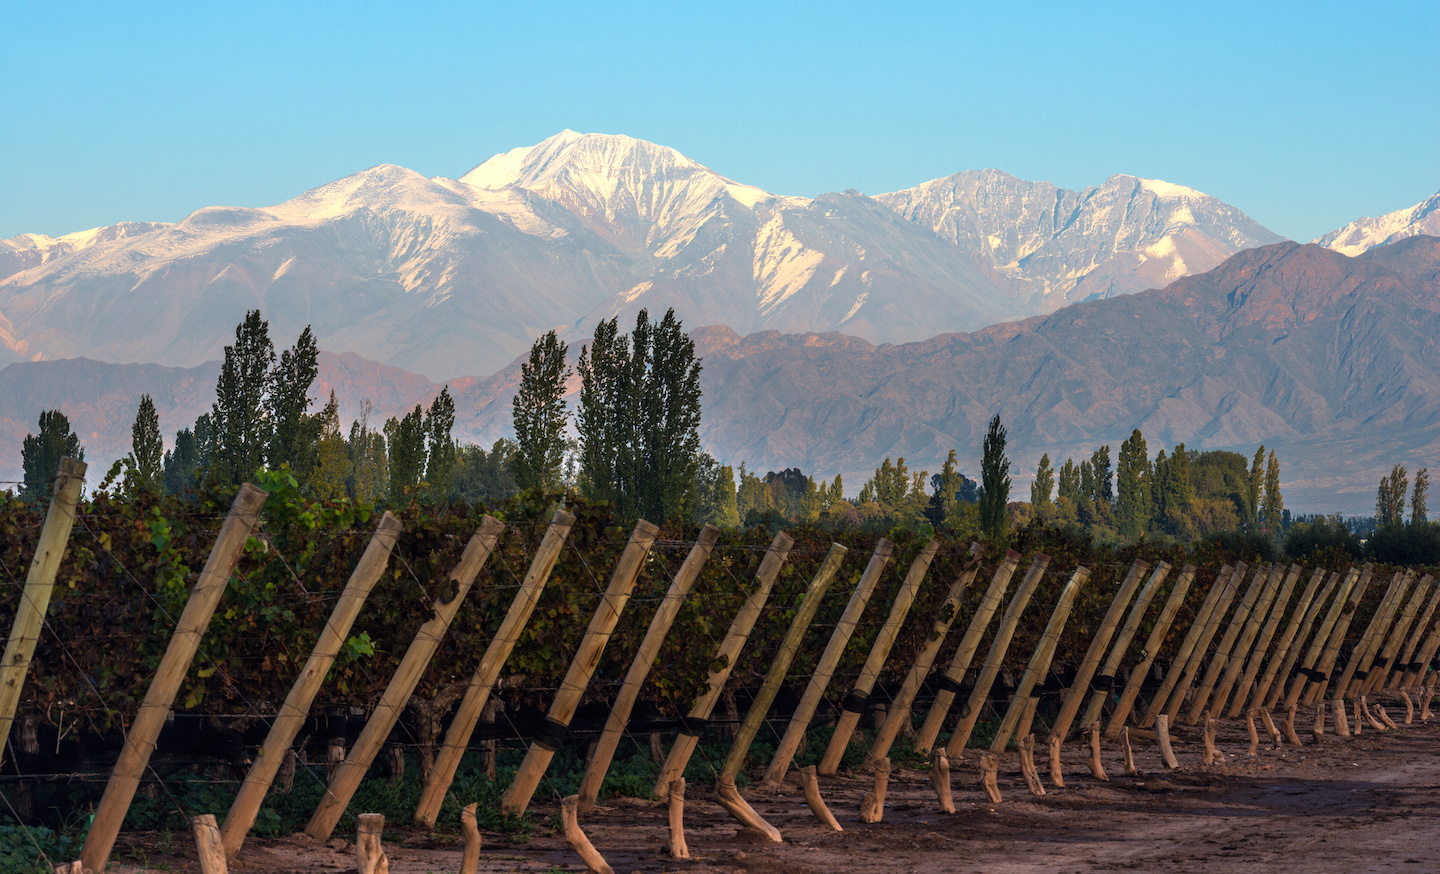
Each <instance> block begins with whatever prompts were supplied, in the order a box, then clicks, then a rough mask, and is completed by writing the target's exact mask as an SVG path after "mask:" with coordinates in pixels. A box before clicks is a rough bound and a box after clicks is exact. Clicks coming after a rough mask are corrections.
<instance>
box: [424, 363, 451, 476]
mask: <svg viewBox="0 0 1440 874" xmlns="http://www.w3.org/2000/svg"><path fill="white" fill-rule="evenodd" d="M454 428H455V399H454V398H452V397H450V386H448V385H447V386H445V387H444V388H442V389H440V394H438V395H436V396H435V400H433V401H431V402H430V409H429V410H427V411H426V413H425V482H426V484H427V485H428V486H429V490H430V495H431V498H432V500H436V501H444V500H446V499H447V498H448V497H449V495H450V476H451V473H452V471H453V470H454V468H455V459H456V456H457V449H456V448H455V440H454V438H452V437H451V436H450V432H451V431H453V430H454Z"/></svg>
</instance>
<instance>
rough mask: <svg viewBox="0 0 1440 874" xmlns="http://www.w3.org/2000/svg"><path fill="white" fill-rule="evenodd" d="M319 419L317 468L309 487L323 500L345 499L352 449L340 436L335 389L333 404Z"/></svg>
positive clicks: (331, 399)
mask: <svg viewBox="0 0 1440 874" xmlns="http://www.w3.org/2000/svg"><path fill="white" fill-rule="evenodd" d="M316 418H317V420H318V422H319V425H320V437H319V440H318V441H317V442H316V448H315V467H314V470H313V471H312V473H311V475H310V481H309V482H308V483H307V485H308V487H309V490H310V493H311V494H312V495H314V496H315V497H317V498H319V499H320V500H322V501H338V500H339V499H341V498H343V497H345V494H346V483H348V482H349V480H350V472H351V464H350V451H349V447H348V446H346V444H345V436H344V435H343V434H341V433H340V404H339V402H338V401H337V400H336V399H335V391H334V389H331V391H330V401H329V402H328V403H327V404H325V409H323V410H321V411H320V414H319V415H318V416H317V417H316Z"/></svg>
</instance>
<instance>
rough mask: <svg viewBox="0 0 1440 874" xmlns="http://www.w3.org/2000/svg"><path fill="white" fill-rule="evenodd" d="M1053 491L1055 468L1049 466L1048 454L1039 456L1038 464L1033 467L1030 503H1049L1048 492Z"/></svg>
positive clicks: (1042, 504)
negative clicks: (1033, 478) (1033, 476)
mask: <svg viewBox="0 0 1440 874" xmlns="http://www.w3.org/2000/svg"><path fill="white" fill-rule="evenodd" d="M1053 491H1055V468H1053V467H1051V466H1050V454H1049V453H1046V454H1044V455H1042V456H1040V465H1039V466H1038V467H1037V468H1035V481H1034V482H1032V483H1031V484H1030V503H1031V504H1033V505H1034V506H1036V507H1043V506H1045V505H1046V504H1049V503H1050V494H1051V493H1052V492H1053Z"/></svg>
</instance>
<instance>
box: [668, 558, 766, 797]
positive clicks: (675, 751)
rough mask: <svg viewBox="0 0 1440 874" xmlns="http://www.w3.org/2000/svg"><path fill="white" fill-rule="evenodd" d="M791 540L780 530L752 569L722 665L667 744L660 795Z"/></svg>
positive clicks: (688, 750)
mask: <svg viewBox="0 0 1440 874" xmlns="http://www.w3.org/2000/svg"><path fill="white" fill-rule="evenodd" d="M793 545H794V541H793V540H791V539H790V535H788V534H786V533H785V532H784V531H781V532H779V533H777V534H776V535H775V539H774V540H773V541H771V543H770V548H769V549H768V550H766V552H765V558H764V559H763V560H762V561H761V562H760V567H759V569H758V570H757V571H756V572H755V588H754V589H753V590H752V591H751V592H750V595H749V596H748V597H746V599H745V602H744V603H743V604H741V605H740V610H739V612H737V613H736V614H735V619H734V620H733V621H732V622H731V623H730V630H729V631H727V632H726V633H725V639H724V640H722V641H721V642H720V647H719V649H718V650H717V651H716V653H715V663H717V664H721V665H722V667H720V668H717V669H715V670H712V671H711V672H710V675H709V677H707V678H706V689H707V691H706V692H705V693H704V694H702V695H701V696H700V697H699V698H697V699H696V701H695V703H694V704H692V705H691V706H690V712H689V714H687V715H686V717H685V721H684V728H682V729H681V730H680V734H679V735H678V736H677V737H676V738H675V743H674V744H672V745H671V746H670V753H669V755H667V756H666V757H665V764H664V765H662V766H661V768H660V777H659V779H658V780H656V782H655V787H656V788H655V794H656V795H662V794H663V792H662V790H663V789H665V787H668V786H669V785H670V784H671V783H672V782H673V781H675V780H678V779H680V777H681V775H683V774H684V773H685V766H686V765H687V764H689V762H690V756H691V755H692V754H693V753H694V752H695V745H696V744H697V743H699V741H700V735H701V734H703V733H704V731H705V725H706V723H707V722H708V721H709V719H710V713H711V711H712V710H713V709H714V708H715V702H716V701H717V700H719V698H720V695H721V693H722V692H724V690H725V681H726V680H728V679H729V678H730V672H731V671H733V670H734V669H735V662H736V659H738V658H739V656H740V650H741V649H742V648H743V647H744V646H745V641H746V639H747V638H749V636H750V631H751V630H752V629H753V628H754V627H755V621H756V620H757V619H758V618H759V617H760V609H761V608H762V607H764V606H765V601H766V599H767V598H769V597H770V590H771V589H772V588H774V586H775V578H776V577H777V576H779V574H780V566H781V565H783V564H784V563H785V558H786V556H788V555H789V554H790V547H791V546H793Z"/></svg>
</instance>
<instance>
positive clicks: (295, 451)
mask: <svg viewBox="0 0 1440 874" xmlns="http://www.w3.org/2000/svg"><path fill="white" fill-rule="evenodd" d="M257 315H258V313H257ZM319 357H320V350H319V349H318V348H317V347H316V345H315V335H314V333H312V332H311V330H310V326H309V325H306V326H305V330H303V331H301V332H300V337H299V338H298V339H296V341H295V346H294V347H293V348H291V349H287V350H285V351H284V352H282V353H281V354H280V360H279V362H277V363H276V365H275V367H274V368H273V369H272V370H271V371H270V378H269V395H268V397H267V398H266V404H265V407H266V412H267V413H268V415H269V418H270V422H271V428H272V431H271V434H270V451H269V463H270V466H271V467H272V468H278V467H279V466H280V465H281V464H288V465H289V466H290V470H291V471H292V472H293V473H294V474H295V476H296V477H298V478H299V479H301V480H302V481H304V480H306V479H308V478H309V475H310V471H311V469H312V468H314V466H315V462H316V459H315V452H316V450H317V448H318V443H319V440H320V432H321V430H322V429H323V428H324V426H325V423H324V421H323V420H322V419H320V418H317V417H314V416H310V415H309V414H308V411H309V409H310V386H311V385H312V384H313V383H314V382H315V377H316V376H318V375H319V374H320V365H319V363H318V362H319Z"/></svg>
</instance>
